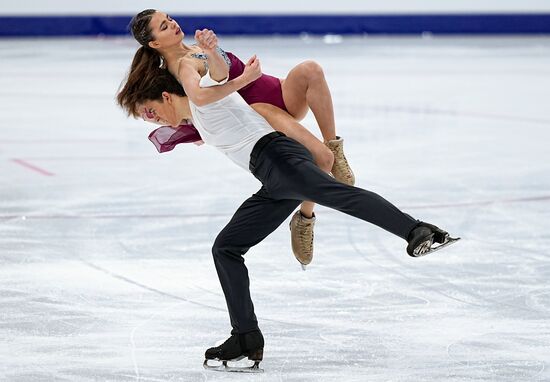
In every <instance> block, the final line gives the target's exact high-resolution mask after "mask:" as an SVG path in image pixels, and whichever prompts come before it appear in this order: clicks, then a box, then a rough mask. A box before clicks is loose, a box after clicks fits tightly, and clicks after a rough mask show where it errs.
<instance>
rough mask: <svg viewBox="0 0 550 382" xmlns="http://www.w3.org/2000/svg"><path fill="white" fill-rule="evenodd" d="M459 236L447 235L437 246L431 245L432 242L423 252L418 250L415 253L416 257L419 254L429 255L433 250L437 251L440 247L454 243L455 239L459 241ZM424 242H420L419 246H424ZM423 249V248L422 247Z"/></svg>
mask: <svg viewBox="0 0 550 382" xmlns="http://www.w3.org/2000/svg"><path fill="white" fill-rule="evenodd" d="M459 240H460V238H459V237H450V236H447V238H446V239H445V242H444V243H441V244H439V245H438V246H435V247H434V246H433V243H432V244H431V245H430V246H429V248H427V250H425V252H423V251H419V252H420V253H419V254H417V255H416V257H420V256H426V255H429V254H430V253H434V252H437V251H439V250H440V249H443V248H445V247H448V246H449V245H451V244H454V243H456V242H457V241H459ZM424 244H426V243H422V244H421V247H423V246H424ZM423 249H425V248H424V247H423Z"/></svg>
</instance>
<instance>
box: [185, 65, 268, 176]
mask: <svg viewBox="0 0 550 382" xmlns="http://www.w3.org/2000/svg"><path fill="white" fill-rule="evenodd" d="M226 82H227V79H225V80H223V81H221V82H216V81H215V80H214V79H212V78H211V77H210V72H207V73H206V75H205V76H204V77H202V78H201V81H200V86H201V87H203V88H204V87H209V86H216V85H223V84H224V83H226ZM189 106H190V107H191V114H192V115H193V125H194V126H195V128H196V129H197V130H198V131H199V133H200V135H201V137H202V140H203V141H204V143H206V144H207V145H211V146H214V147H216V148H217V149H218V150H220V151H221V152H222V153H224V154H225V155H226V156H227V157H229V159H231V160H232V161H233V162H235V163H236V164H237V165H239V166H240V167H242V168H244V169H245V170H246V171H250V170H249V169H248V165H249V163H250V154H251V153H252V149H253V148H254V145H255V144H256V142H258V140H259V139H260V138H261V137H263V136H264V135H266V134H269V133H271V132H273V131H275V130H273V128H272V127H271V126H270V125H269V124H268V123H267V122H266V120H265V119H264V118H263V117H262V116H261V115H260V114H258V113H257V112H256V111H255V110H254V109H252V108H251V107H250V106H249V105H248V104H247V103H246V102H245V101H244V100H243V99H242V98H241V96H240V95H239V94H238V93H236V92H234V93H231V94H230V95H228V96H227V97H225V98H223V99H221V100H219V101H216V102H213V103H210V104H208V105H205V106H197V105H195V104H193V102H191V100H189Z"/></svg>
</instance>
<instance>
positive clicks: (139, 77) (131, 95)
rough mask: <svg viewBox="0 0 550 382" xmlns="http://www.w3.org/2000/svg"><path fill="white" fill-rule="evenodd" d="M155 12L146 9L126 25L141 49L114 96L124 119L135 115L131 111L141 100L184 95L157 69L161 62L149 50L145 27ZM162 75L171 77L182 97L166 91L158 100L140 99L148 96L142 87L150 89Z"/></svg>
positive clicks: (162, 71) (149, 29) (160, 59)
mask: <svg viewBox="0 0 550 382" xmlns="http://www.w3.org/2000/svg"><path fill="white" fill-rule="evenodd" d="M155 12H156V10H155V9H146V10H144V11H141V12H139V13H138V14H137V15H135V16H134V17H133V18H132V21H130V25H129V28H130V31H131V32H132V36H134V38H135V39H136V41H137V42H139V43H140V45H141V47H140V48H139V49H138V50H137V52H136V54H135V55H134V59H133V61H132V66H131V67H130V71H129V73H128V77H127V79H126V82H125V83H124V85H123V86H121V87H122V89H121V90H120V91H119V93H118V95H117V102H118V104H119V105H120V106H121V107H122V108H123V109H124V110H126V112H127V113H128V115H133V116H134V117H136V116H138V115H139V113H137V111H136V110H135V107H136V106H137V105H138V104H140V103H142V101H145V100H155V99H158V100H160V99H161V98H162V96H161V95H162V92H163V91H168V92H169V93H174V94H178V95H185V92H184V91H183V88H181V85H180V84H179V83H178V82H177V80H176V79H175V78H173V77H172V76H170V74H169V73H168V72H167V71H165V70H164V69H161V68H160V67H161V66H162V58H161V56H160V54H159V53H158V52H157V51H156V50H155V49H153V48H151V47H150V46H149V42H151V41H153V39H154V36H153V33H152V31H151V28H150V26H149V24H150V23H151V18H152V17H153V14H154V13H155ZM164 74H168V75H169V76H170V77H172V79H173V80H174V81H175V82H176V84H177V85H178V86H179V87H180V88H181V92H183V94H181V93H178V92H177V91H170V90H168V88H167V89H163V90H161V91H160V92H159V93H158V97H156V96H155V97H149V96H147V97H145V98H143V97H144V94H151V93H149V92H148V89H147V87H144V84H149V85H148V86H151V84H153V83H154V81H153V80H154V77H156V76H159V75H160V76H163V75H164ZM172 86H173V88H175V87H174V84H172ZM138 96H139V97H141V98H140V101H141V102H138V101H137V99H136V97H138Z"/></svg>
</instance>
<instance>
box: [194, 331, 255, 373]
mask: <svg viewBox="0 0 550 382" xmlns="http://www.w3.org/2000/svg"><path fill="white" fill-rule="evenodd" d="M263 355H264V337H263V336H262V333H261V332H260V331H255V332H250V333H246V334H233V335H231V337H229V338H228V339H227V340H226V341H225V342H224V343H223V344H221V345H220V346H216V347H213V348H210V349H208V350H207V351H206V353H205V354H204V357H205V360H204V364H203V366H204V368H205V369H207V370H214V371H230V372H244V373H261V372H263V370H262V369H260V362H261V361H262V359H263ZM244 358H248V359H249V360H250V361H252V362H254V364H253V365H250V366H231V365H229V364H228V362H237V361H240V360H242V359H244ZM208 361H218V362H221V364H217V365H210V364H208Z"/></svg>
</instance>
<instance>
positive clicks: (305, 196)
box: [134, 69, 455, 369]
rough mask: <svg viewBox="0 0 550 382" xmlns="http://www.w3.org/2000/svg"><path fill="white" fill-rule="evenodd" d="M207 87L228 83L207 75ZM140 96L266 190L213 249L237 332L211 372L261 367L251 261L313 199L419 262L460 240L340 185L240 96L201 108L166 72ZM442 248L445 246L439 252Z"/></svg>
mask: <svg viewBox="0 0 550 382" xmlns="http://www.w3.org/2000/svg"><path fill="white" fill-rule="evenodd" d="M248 75H250V73H248ZM243 76H245V77H243ZM249 80H250V78H247V77H246V70H245V73H243V75H242V76H241V77H238V78H236V79H234V80H232V81H230V82H231V84H230V86H232V87H234V88H235V90H237V89H239V88H240V87H242V86H245V85H246V84H247V83H248V81H249ZM252 80H253V79H252ZM200 84H201V86H214V85H219V84H220V83H218V82H216V81H214V80H212V79H211V78H210V77H209V76H208V73H207V75H206V76H205V77H203V78H202V79H201V82H200ZM135 92H136V94H135V97H134V99H136V105H135V107H136V108H142V107H145V108H146V109H147V111H148V112H149V113H154V114H156V115H157V116H158V117H159V118H161V119H163V120H165V121H167V122H169V123H170V124H172V125H173V126H177V125H178V124H179V123H180V121H182V120H183V119H192V120H193V124H194V125H195V127H196V128H197V130H198V131H199V132H200V135H201V136H202V138H203V140H204V142H205V143H206V144H209V145H212V146H214V147H216V148H217V149H218V150H220V151H221V152H222V153H224V154H225V155H226V156H227V157H228V158H229V159H231V160H232V161H233V162H235V163H236V164H237V165H238V166H240V167H241V168H243V169H245V170H246V171H250V172H251V173H252V174H253V175H254V176H255V177H256V178H257V179H258V180H259V181H260V182H261V183H262V187H261V188H260V190H259V191H258V192H257V193H255V194H254V195H252V196H251V197H250V198H248V199H247V200H246V201H244V203H243V204H242V205H241V206H240V207H239V208H238V209H237V211H236V212H235V214H234V215H233V217H232V218H231V220H230V222H229V223H228V224H227V225H226V226H225V228H224V229H223V230H222V231H221V232H220V233H219V234H218V236H217V238H216V240H215V242H214V245H213V247H212V254H213V257H214V263H215V266H216V270H217V273H218V277H219V279H220V283H221V286H222V289H223V292H224V295H225V299H226V303H227V307H228V310H229V316H230V319H231V326H232V331H231V337H230V338H229V339H228V340H227V341H225V342H224V343H223V344H222V345H220V346H217V347H213V348H210V349H208V350H207V351H206V354H205V358H206V360H205V367H207V368H210V367H211V366H210V365H208V364H207V361H208V360H218V361H227V360H232V359H237V358H239V357H248V358H249V359H251V360H253V361H254V366H253V367H252V368H253V369H258V365H259V362H260V361H261V360H262V357H263V347H264V338H263V336H262V333H261V331H260V329H259V327H258V321H257V319H256V316H255V314H254V305H253V303H252V300H251V298H250V290H249V278H248V270H247V268H246V266H245V264H244V258H243V255H244V254H245V253H246V252H247V251H248V250H249V249H250V248H251V247H253V246H254V245H256V244H258V243H259V242H261V241H262V240H263V239H264V238H265V237H267V236H268V235H269V234H270V233H271V232H273V231H274V230H275V229H276V228H277V227H278V226H279V225H280V224H281V223H282V222H283V221H284V220H285V219H286V218H287V217H288V216H289V215H290V214H291V213H292V212H293V211H294V209H296V207H298V205H299V204H300V203H301V201H303V200H310V201H313V202H315V203H318V204H321V205H324V206H326V207H329V208H333V209H336V210H338V211H341V212H343V213H346V214H349V215H352V216H355V217H357V218H359V219H361V220H365V221H367V222H370V223H372V224H375V225H377V226H379V227H381V228H383V229H385V230H386V231H388V232H391V233H393V234H394V235H396V236H399V237H401V238H402V239H404V240H406V241H407V242H408V246H407V253H408V254H409V255H410V256H413V257H418V256H422V255H425V254H427V253H429V252H432V251H434V250H437V249H438V248H442V247H444V246H446V245H448V244H450V243H452V242H454V240H455V239H452V238H450V237H449V235H448V233H447V232H445V231H443V230H441V229H439V228H438V227H436V226H434V225H431V224H428V223H424V222H421V221H418V220H415V219H413V218H412V217H411V216H409V215H407V214H405V213H403V212H401V211H400V210H399V209H398V208H397V207H395V206H394V205H393V204H391V203H390V202H388V201H387V200H385V199H384V198H382V197H381V196H379V195H377V194H375V193H373V192H370V191H367V190H363V189H361V188H358V187H353V186H348V185H346V184H343V183H340V182H338V181H336V180H335V179H333V178H332V177H331V176H329V175H328V174H326V173H325V172H323V171H322V170H321V169H319V168H318V167H317V166H316V165H315V163H314V161H313V157H312V155H311V153H310V152H309V151H308V150H307V149H306V148H305V147H304V146H302V145H301V144H299V143H298V142H296V141H294V140H293V139H290V138H288V137H286V136H285V135H284V134H282V133H279V132H276V131H274V130H273V129H272V128H271V126H270V125H269V124H268V123H267V122H266V121H265V120H264V119H263V118H262V117H261V116H260V115H259V114H257V113H256V112H255V111H254V110H253V109H252V108H251V107H250V106H248V105H247V104H246V103H245V102H244V101H243V100H242V99H241V98H240V97H239V96H238V95H237V94H235V93H232V94H229V95H228V96H226V97H224V98H221V99H219V100H218V101H215V102H213V103H210V104H208V105H201V106H197V105H196V104H194V103H193V102H191V101H190V100H189V99H188V97H187V96H186V95H185V91H184V90H183V88H182V87H181V85H179V83H178V82H177V80H176V79H175V78H173V77H172V76H171V75H170V74H169V73H167V72H166V71H163V70H161V69H159V73H158V75H156V76H154V77H153V76H152V77H151V78H149V79H148V80H146V81H143V82H142V83H140V84H139V88H137V89H136V90H135ZM434 243H437V244H439V245H438V246H435V245H434V246H432V245H433V244H434Z"/></svg>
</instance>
